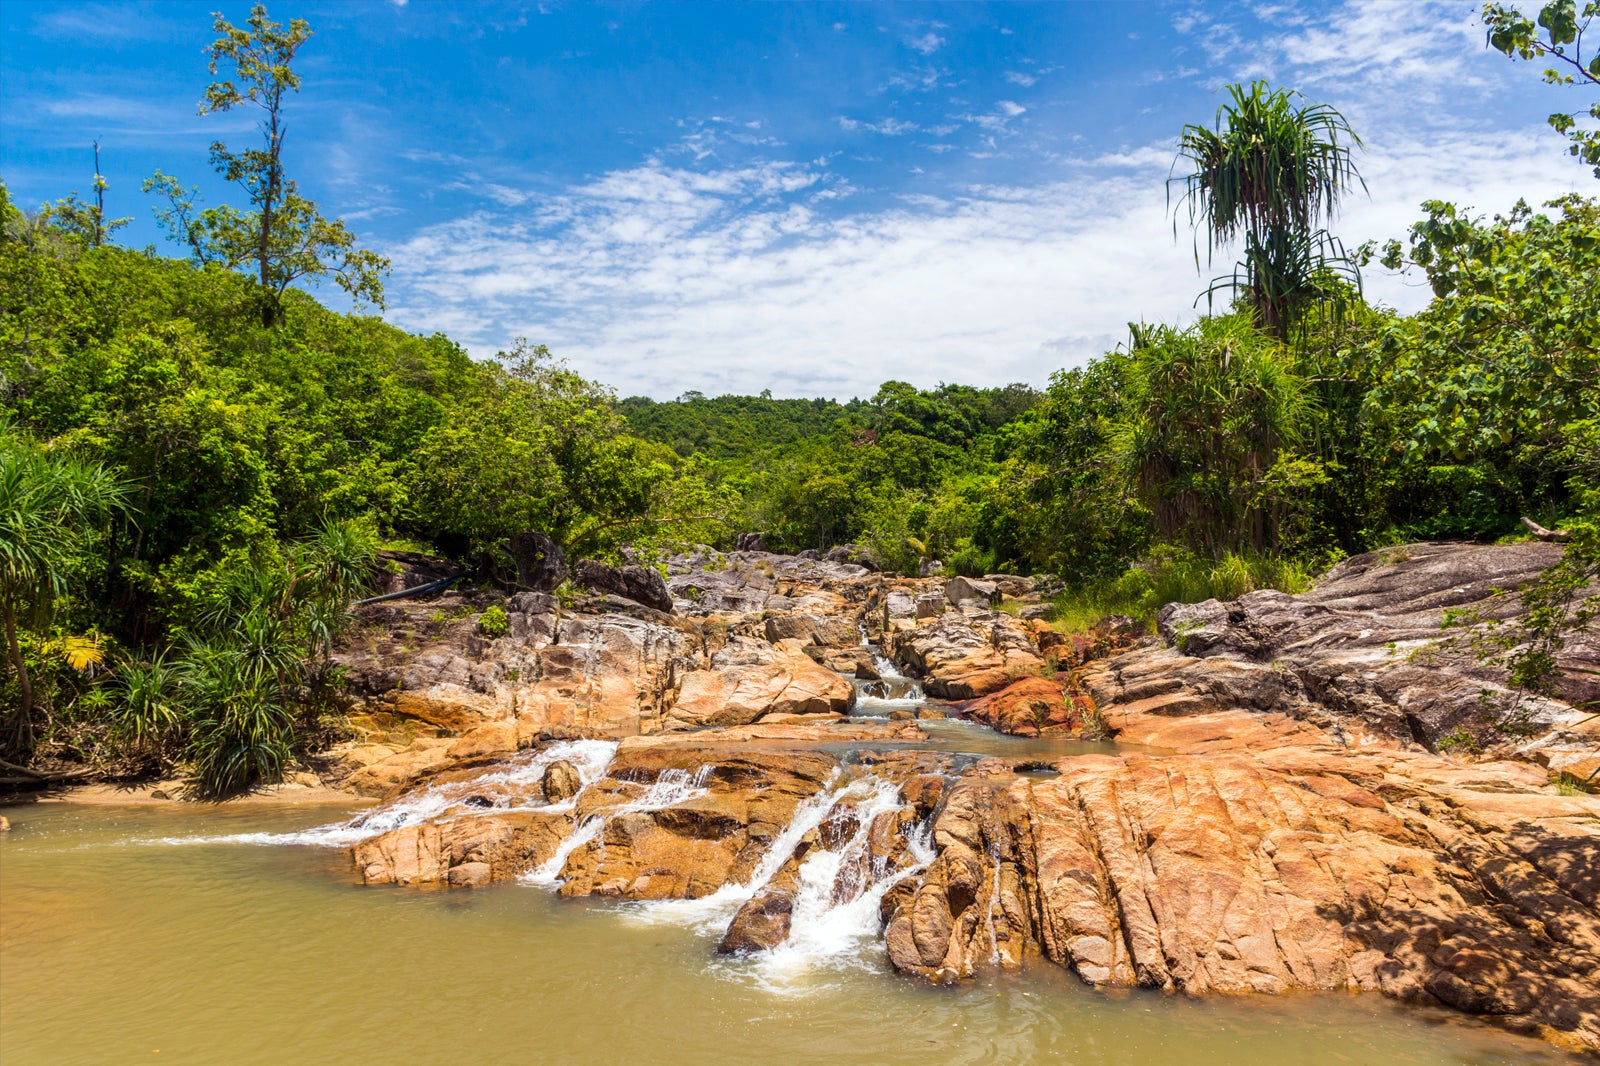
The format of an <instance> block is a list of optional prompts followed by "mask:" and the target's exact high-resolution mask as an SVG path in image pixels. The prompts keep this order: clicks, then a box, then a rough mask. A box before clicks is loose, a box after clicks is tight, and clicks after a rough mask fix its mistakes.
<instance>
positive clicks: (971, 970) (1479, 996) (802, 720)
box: [342, 544, 1600, 1052]
mask: <svg viewBox="0 0 1600 1066" xmlns="http://www.w3.org/2000/svg"><path fill="white" fill-rule="evenodd" d="M1559 550H1560V549H1559V547H1556V546H1551V545H1543V544H1531V545H1509V546H1494V547H1481V546H1471V545H1413V546H1409V547H1407V548H1404V549H1399V550H1391V551H1390V552H1387V553H1374V554H1372V555H1369V556H1362V557H1358V558H1356V559H1352V560H1349V561H1348V562H1346V563H1345V564H1343V565H1342V566H1340V567H1338V568H1336V569H1335V570H1334V571H1332V572H1330V573H1329V574H1328V575H1326V576H1325V577H1324V578H1323V579H1321V580H1320V581H1319V582H1318V583H1317V585H1316V587H1315V588H1314V589H1313V590H1312V591H1310V592H1309V593H1306V594H1303V595H1299V596H1286V595H1283V594H1280V593H1272V592H1258V593H1252V594H1250V595H1247V596H1245V597H1242V598H1241V599H1240V600H1238V601H1235V602H1231V603H1218V602H1216V601H1211V602H1208V603H1204V604H1196V605H1175V606H1172V607H1169V608H1167V609H1166V610H1164V611H1163V612H1162V615H1161V618H1160V631H1161V635H1160V636H1158V637H1150V638H1145V639H1143V640H1142V641H1137V642H1135V643H1134V644H1133V646H1132V647H1125V646H1124V644H1125V643H1126V642H1119V640H1117V639H1111V638H1108V637H1107V636H1106V634H1101V636H1100V638H1098V639H1090V638H1074V637H1071V636H1068V635H1063V634H1059V633H1055V632H1053V631H1052V630H1051V629H1050V628H1049V627H1048V625H1046V624H1045V623H1043V622H1042V621H1039V620H1037V617H1038V616H1039V615H1042V614H1043V613H1044V612H1043V611H1042V610H1038V609H1035V607H1034V604H1035V602H1036V601H1035V600H1034V599H1033V598H1032V597H1031V595H1030V590H1029V588H1028V585H1027V583H1026V581H1024V580H1021V579H1011V578H1006V577H1005V576H1003V575H995V576H994V577H993V578H992V579H989V580H970V581H969V580H967V579H956V580H952V581H948V582H946V581H941V580H937V579H908V578H901V577H897V576H892V575H883V574H879V573H876V572H872V571H870V570H868V569H866V568H864V567H860V566H857V565H855V564H853V563H850V562H847V561H835V562H829V561H828V560H826V559H795V558H792V557H785V556H771V555H768V554H767V553H762V552H738V553H729V554H728V555H726V556H721V555H716V554H715V553H709V552H705V553H701V554H700V555H699V556H693V557H682V558H680V559H678V560H675V561H674V564H673V565H672V566H671V567H669V574H668V577H667V579H666V583H667V586H668V588H669V589H670V590H671V592H672V595H673V597H674V602H673V608H674V610H673V612H672V613H671V614H668V613H666V612H663V611H660V610H657V609H656V608H651V607H646V606H643V605H638V604H633V603H631V602H620V603H619V602H615V601H614V600H608V601H605V602H604V603H594V604H590V605H588V607H587V608H585V607H583V606H582V605H580V609H579V610H576V611H574V610H570V609H569V610H562V609H561V608H560V606H559V605H558V604H555V603H554V601H549V598H548V597H544V598H531V597H530V596H524V597H518V598H516V599H515V600H513V601H512V604H511V605H510V609H509V610H508V615H509V618H510V632H509V633H508V634H506V635H505V636H503V637H499V638H494V639H490V638H485V637H483V636H482V635H480V634H478V633H477V631H476V630H475V628H473V615H472V614H471V613H470V612H468V611H464V610H463V608H464V607H471V606H472V604H471V603H470V602H468V601H464V600H463V601H459V602H456V601H452V602H454V603H455V605H453V606H450V605H440V606H431V607H427V608H424V607H404V608H388V609H387V610H388V611H390V612H392V611H396V610H398V611H400V612H401V613H400V614H398V615H396V614H393V613H384V614H377V613H374V614H373V615H371V616H370V618H369V621H368V628H367V630H366V631H365V632H364V634H363V635H362V636H361V637H360V638H358V639H357V641H355V642H354V643H353V644H352V645H351V647H350V648H348V649H346V651H345V652H344V653H343V656H342V661H343V662H344V663H345V665H346V667H347V669H349V670H350V671H351V673H352V675H353V676H355V677H356V678H357V679H358V681H357V683H358V691H360V692H362V693H364V695H365V700H366V713H367V714H368V716H369V717H368V721H369V722H370V723H371V725H370V726H369V728H370V729H371V730H372V735H371V737H370V738H369V741H368V743H365V744H362V745H360V746H357V747H354V748H352V749H351V750H350V751H349V752H347V753H346V755H345V760H346V761H345V766H346V767H347V770H346V772H347V773H348V779H349V781H350V782H351V783H352V784H355V785H359V786H361V787H365V788H367V789H369V790H370V791H373V792H378V791H381V790H383V789H388V790H390V798H389V799H388V801H387V802H386V803H385V804H384V805H383V806H381V807H379V808H377V810H376V812H374V813H372V814H369V815H367V816H364V817H366V818H370V819H372V822H371V824H372V827H373V830H374V831H373V833H372V835H371V836H370V837H368V838H366V839H364V840H363V841H362V842H361V843H360V844H358V845H356V846H355V847H354V848H353V849H352V853H353V857H354V860H355V864H356V869H357V871H358V872H359V874H360V876H361V877H362V879H363V880H365V881H367V882H369V883H405V884H422V883H441V884H449V885H457V886H467V885H483V884H487V883H489V882H492V881H496V880H507V879H513V878H521V879H525V880H532V881H536V882H541V883H547V884H552V885H559V890H560V891H561V892H562V893H564V894H568V895H595V896H603V897H613V898H623V899H637V900H655V899H679V898H705V897H710V896H717V897H718V898H719V899H720V898H723V897H724V896H727V897H728V898H730V899H731V900H732V901H733V905H730V906H731V909H730V912H729V915H730V916H729V919H728V924H727V927H726V929H725V931H724V934H723V936H722V938H721V941H720V944H719V948H718V949H719V950H722V951H728V952H755V951H764V950H768V949H770V948H772V947H774V946H776V945H779V944H781V943H783V942H784V941H785V940H786V939H787V938H788V937H789V936H790V935H791V931H792V928H793V925H794V923H795V922H798V921H803V920H805V919H804V914H805V913H807V907H811V908H813V909H814V908H815V907H816V906H818V905H821V906H826V907H854V908H857V909H858V910H862V909H864V910H865V911H868V912H870V913H871V914H872V915H875V919H874V920H875V921H876V922H877V923H878V925H879V927H880V928H881V930H882V934H883V938H884V944H885V947H884V950H885V951H886V952H887V955H888V958H889V960H890V961H891V962H892V963H893V965H894V966H895V967H896V968H898V969H900V970H902V971H905V972H907V973H912V974H917V975H921V976H924V977H926V978H929V979H932V980H935V981H955V980H961V979H964V978H967V977H970V976H972V975H974V974H977V973H979V972H981V971H983V970H985V969H989V968H996V967H998V968H1014V967H1025V966H1028V965H1035V964H1055V965H1060V966H1063V967H1066V968H1067V969H1069V970H1071V971H1072V972H1073V973H1075V974H1076V975H1077V976H1078V977H1080V978H1081V979H1083V980H1084V981H1085V982H1088V983H1090V984H1095V985H1108V986H1145V987H1154V988H1162V989H1168V990H1172V991H1181V992H1185V993H1190V994H1209V993H1277V992H1286V991H1291V990H1296V989H1308V990H1370V991H1377V992H1381V993H1384V994H1386V995H1389V996H1393V997H1396V998H1399V999H1401V1000H1405V1001H1408V1002H1417V1003H1431V1004H1443V1005H1445V1006H1449V1007H1452V1008H1455V1009H1457V1010H1461V1011H1464V1012H1467V1013H1471V1014H1476V1015H1481V1016H1484V1017H1487V1018H1490V1019H1493V1020H1495V1021H1497V1022H1499V1023H1501V1024H1503V1025H1506V1026H1508V1027H1511V1028H1515V1029H1518V1030H1524V1031H1533V1032H1536V1033H1538V1034H1540V1035H1542V1036H1544V1037H1546V1038H1547V1039H1550V1040H1552V1041H1554V1042H1556V1043H1558V1044H1560V1045H1562V1046H1565V1047H1569V1048H1573V1049H1577V1050H1583V1051H1589V1052H1597V1051H1600V861H1597V860H1600V799H1597V797H1595V796H1594V795H1591V794H1586V793H1584V792H1581V791H1578V790H1575V789H1573V788H1571V787H1570V786H1568V787H1561V786H1559V785H1558V784H1557V783H1553V778H1554V776H1555V775H1566V777H1567V778H1568V779H1569V780H1570V779H1571V778H1582V777H1585V776H1587V775H1588V774H1590V773H1592V772H1593V768H1595V767H1600V723H1597V722H1595V721H1590V720H1587V719H1586V717H1585V715H1584V714H1583V713H1581V712H1580V711H1578V710H1575V709H1574V707H1573V704H1574V703H1575V702H1581V701H1582V700H1585V699H1590V698H1593V695H1594V689H1593V684H1594V682H1593V676H1594V675H1591V674H1588V673H1586V672H1585V671H1588V670H1592V669H1593V668H1594V667H1595V665H1596V664H1597V663H1600V654H1597V652H1596V649H1595V648H1594V647H1593V645H1591V644H1587V643H1584V642H1582V641H1575V642H1570V643H1569V644H1568V645H1567V646H1566V648H1564V649H1563V651H1562V656H1561V659H1560V663H1559V665H1560V666H1561V668H1562V669H1563V671H1564V673H1563V681H1562V687H1561V688H1560V689H1559V691H1558V694H1557V696H1555V697H1551V698H1545V699H1536V700H1527V699H1520V700H1519V702H1518V717H1517V719H1516V723H1515V725H1516V728H1515V730H1513V731H1512V732H1509V733H1508V732H1506V731H1505V729H1504V728H1502V727H1503V726H1504V724H1505V723H1504V721H1503V720H1502V721H1499V722H1498V723H1497V716H1499V714H1500V712H1499V711H1495V710H1493V708H1497V707H1503V706H1504V704H1505V702H1506V700H1505V699H1504V698H1503V697H1510V696H1511V694H1510V693H1508V691H1507V690H1506V688H1505V685H1504V681H1503V678H1502V677H1500V676H1499V675H1498V674H1497V673H1496V672H1495V671H1494V670H1493V669H1492V668H1491V667H1490V666H1488V665H1486V664H1485V663H1484V662H1483V661H1481V660H1480V658H1479V657H1478V656H1476V655H1474V654H1473V652H1472V649H1471V648H1470V647H1468V646H1466V645H1464V644H1462V643H1460V642H1459V641H1458V642H1455V643H1450V642H1449V637H1450V635H1451V634H1450V632H1449V631H1445V630H1443V629H1442V626H1443V623H1444V620H1445V611H1446V610H1452V609H1461V608H1475V609H1476V610H1478V611H1479V612H1480V613H1481V614H1482V615H1484V616H1486V617H1497V618H1501V619H1514V618H1515V617H1516V616H1517V614H1518V612H1519V610H1520V607H1519V605H1518V603H1517V601H1516V597H1515V596H1514V595H1503V594H1497V592H1496V590H1514V589H1515V588H1516V587H1518V586H1519V585H1520V584H1522V583H1523V582H1525V581H1527V580H1529V579H1531V578H1532V577H1534V576H1536V575H1537V574H1538V573H1539V572H1540V571H1541V570H1542V569H1543V568H1544V567H1546V566H1548V565H1549V564H1550V563H1551V562H1553V561H1554V560H1555V558H1556V556H1557V553H1558V552H1559ZM547 601H548V602H547ZM424 610H429V611H441V612H442V617H440V618H439V619H437V620H434V621H429V619H430V618H432V617H433V616H432V615H428V616H426V617H423V616H422V612H423V611H424ZM452 612H456V613H459V617H451V614H452ZM1030 615H1031V616H1033V618H1032V619H1030V618H1029V617H1028V616H1030ZM429 627H432V628H429ZM863 633H864V634H866V635H867V636H869V637H870V638H871V639H872V640H873V642H874V644H873V645H872V646H865V645H862V644H861V642H860V636H861V634H863ZM879 650H881V651H883V652H885V653H887V655H888V657H889V658H890V659H892V660H893V664H892V665H891V664H889V663H885V662H883V661H882V660H881V659H879V658H878V657H877V656H876V654H875V652H877V651H879ZM895 667H898V669H899V670H902V671H904V672H905V673H906V674H908V675H910V676H911V677H912V678H914V679H916V680H917V681H920V683H921V685H922V686H923V687H924V688H925V690H926V691H927V692H928V693H929V694H930V695H938V696H942V697H944V698H947V699H952V700H956V701H957V702H955V703H952V704H950V705H948V706H947V707H943V708H939V709H937V710H938V712H939V713H948V714H951V715H954V716H964V717H967V718H969V719H971V720H973V721H975V722H981V723H984V724H986V725H989V726H993V727H995V728H998V729H1001V730H1004V731H1006V732H1011V733H1014V734H1017V735H1020V736H1039V737H1041V738H1043V739H1042V740H1041V742H1040V747H1039V748H1038V752H1039V753H1038V754H1031V755H1030V754H1027V753H1026V752H1024V753H1023V754H1019V755H1016V756H1008V757H1006V758H988V757H980V756H978V755H976V754H962V753H961V751H960V748H961V744H960V743H959V742H950V741H948V740H946V741H942V742H936V741H935V740H933V739H930V738H929V736H928V734H927V732H926V731H925V730H924V728H923V727H922V726H920V725H919V724H918V723H917V722H914V721H884V720H882V718H881V717H880V718H861V717H850V716H848V715H849V714H851V713H857V714H859V712H860V711H861V709H862V708H860V707H853V703H854V701H855V699H856V689H857V688H858V687H860V688H861V691H863V692H868V691H878V690H877V689H873V688H871V686H873V685H878V686H884V685H886V682H885V681H884V680H883V677H884V675H885V674H886V673H887V672H890V671H892V670H893V669H894V668H895ZM851 675H853V677H854V679H855V682H856V684H854V685H852V683H851V680H850V679H849V678H850V676H851ZM884 691H888V689H887V688H885V689H884ZM897 691H898V690H897ZM874 713H877V712H874ZM896 716H897V717H902V718H909V717H911V715H910V714H899V713H897V715H896ZM928 728H929V729H931V728H932V724H929V725H928ZM965 728H968V729H973V728H977V727H976V726H969V727H965ZM1089 728H1094V729H1098V730H1104V731H1107V732H1109V733H1111V734H1113V735H1114V739H1115V742H1116V747H1115V748H1110V747H1107V746H1104V745H1102V746H1101V747H1100V748H1098V749H1095V750H1085V751H1084V752H1083V753H1081V754H1070V755H1065V756H1062V755H1060V754H1059V751H1060V749H1059V748H1056V749H1050V748H1049V747H1048V746H1047V745H1046V744H1045V743H1044V741H1045V740H1048V739H1049V738H1051V737H1060V736H1063V735H1069V734H1075V733H1078V732H1080V731H1083V730H1086V729H1089ZM582 738H590V739H582ZM1463 738H1465V739H1464V740H1463ZM1452 740H1453V741H1455V743H1451V742H1450V741H1452ZM595 745H599V747H598V748H597V747H595ZM1441 746H1443V747H1445V748H1449V749H1452V750H1451V751H1447V752H1443V753H1441V752H1440V751H1439V750H1438V749H1439V748H1440V747H1441ZM1474 747H1476V748H1480V749H1483V751H1484V752H1485V754H1482V755H1479V754H1471V753H1470V749H1472V748H1474ZM1051 750H1053V751H1054V752H1055V754H1045V753H1046V752H1049V751H1051ZM363 760H366V761H363ZM585 760H587V761H585ZM559 766H565V767H566V769H565V770H562V769H558V767H559ZM349 767H354V769H348V768H349ZM423 799H426V800H427V801H428V802H427V804H423V803H422V802H421V800H423ZM408 804H409V805H411V806H410V807H408V806H407V805H408ZM424 807H426V809H427V810H429V811H431V812H432V813H430V814H428V815H427V816H426V817H423V818H421V819H420V820H408V819H407V818H405V817H400V815H401V814H403V813H404V811H405V810H408V809H419V810H420V809H423V808H424ZM386 817H389V818H391V819H392V820H393V821H395V823H396V824H394V825H392V826H388V827H385V823H384V822H383V819H384V818H386ZM819 871H826V872H827V874H826V877H822V875H821V874H820V873H819ZM819 877H822V879H821V880H820V881H819ZM807 893H810V894H811V895H810V896H807V895H806V894H807ZM719 894H721V895H719ZM730 894H731V895H730ZM819 900H820V901H821V902H820V904H819ZM807 901H809V902H807ZM803 902H804V903H806V905H805V906H802V905H801V904H802V903H803Z"/></svg>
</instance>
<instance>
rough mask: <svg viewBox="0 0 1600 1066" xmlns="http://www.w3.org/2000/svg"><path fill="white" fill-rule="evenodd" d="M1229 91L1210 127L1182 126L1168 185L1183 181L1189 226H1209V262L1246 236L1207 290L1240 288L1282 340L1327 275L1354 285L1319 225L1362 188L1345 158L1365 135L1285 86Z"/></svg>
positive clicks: (1325, 287) (1347, 265) (1351, 272)
mask: <svg viewBox="0 0 1600 1066" xmlns="http://www.w3.org/2000/svg"><path fill="white" fill-rule="evenodd" d="M1227 91H1228V95H1229V98H1230V99H1229V101H1228V102H1227V103H1225V104H1223V105H1222V107H1221V108H1219V109H1218V111H1217V121H1216V126H1215V128H1208V127H1206V126H1200V125H1188V126H1185V127H1184V128H1183V133H1182V135H1181V136H1180V138H1179V141H1178V158H1177V160H1176V161H1175V162H1174V163H1173V170H1174V173H1175V176H1174V177H1172V178H1171V179H1169V185H1168V187H1169V189H1170V188H1172V187H1173V186H1180V187H1181V188H1182V190H1183V193H1182V196H1181V198H1180V203H1181V204H1183V205H1185V206H1187V208H1188V212H1189V221H1190V223H1191V224H1194V225H1196V226H1197V227H1198V226H1204V227H1205V229H1206V230H1207V232H1208V238H1209V239H1208V244H1207V253H1208V254H1207V261H1208V262H1209V259H1210V255H1211V254H1214V253H1215V252H1217V251H1221V250H1223V249H1225V248H1228V247H1230V246H1232V245H1233V244H1234V243H1235V242H1236V241H1240V240H1242V241H1243V243H1244V248H1243V259H1242V260H1241V262H1240V263H1239V265H1238V267H1237V268H1236V269H1235V271H1234V273H1233V274H1232V275H1231V276H1230V277H1224V278H1219V279H1217V280H1216V281H1214V282H1213V283H1212V285H1211V288H1210V289H1208V290H1207V294H1211V293H1214V292H1216V291H1217V290H1218V289H1233V290H1234V291H1236V292H1239V293H1241V294H1242V295H1243V297H1244V300H1245V302H1246V303H1248V304H1249V306H1250V307H1251V309H1252V310H1253V311H1254V313H1255V316H1256V320H1257V323H1258V324H1259V325H1260V326H1261V328H1262V329H1263V330H1265V331H1266V332H1267V333H1268V334H1270V335H1271V336H1273V337H1276V338H1277V339H1279V340H1284V339H1286V338H1287V337H1288V334H1289V330H1290V328H1291V326H1292V325H1293V324H1294V321H1295V319H1296V316H1297V314H1298V312H1299V311H1300V309H1301V308H1303V307H1304V306H1305V305H1306V304H1307V303H1308V302H1309V301H1313V300H1315V299H1317V298H1319V297H1320V296H1322V295H1324V294H1325V293H1326V292H1327V291H1329V290H1331V289H1335V288H1337V286H1331V285H1329V284H1327V283H1328V282H1329V281H1330V280H1331V279H1333V278H1339V277H1341V276H1342V277H1343V278H1344V279H1346V280H1348V281H1355V282H1359V277H1358V276H1357V275H1356V273H1355V267H1354V265H1353V264H1352V263H1351V262H1350V260H1349V259H1348V257H1346V256H1345V255H1344V252H1343V249H1342V247H1341V246H1340V245H1339V243H1338V241H1337V240H1336V239H1334V238H1333V237H1332V236H1331V235H1330V234H1329V233H1328V231H1327V229H1326V228H1325V226H1324V223H1325V222H1326V220H1327V219H1329V218H1330V217H1331V216H1332V215H1333V213H1334V211H1335V210H1336V208H1337V207H1338V203H1339V199H1340V197H1341V196H1342V195H1343V194H1344V192H1345V191H1346V190H1347V189H1348V188H1349V187H1350V186H1351V185H1352V184H1360V185H1361V186H1362V188H1363V189H1364V188H1365V187H1366V185H1365V183H1364V182H1362V180H1361V175H1360V173H1359V172H1358V171H1357V169H1356V165H1355V160H1354V158H1353V157H1352V155H1351V151H1352V149H1353V148H1356V147H1359V146H1360V144H1361V141H1360V139H1359V138H1358V137H1357V136H1356V135H1355V133H1354V132H1353V131H1352V130H1351V129H1350V125H1349V123H1347V122H1346V121H1345V119H1344V116H1343V115H1341V114H1339V112H1338V111H1336V110H1334V109H1333V108H1331V107H1329V106H1327V105H1326V104H1311V103H1304V102H1302V101H1303V98H1302V97H1301V96H1300V94H1298V93H1296V92H1293V91H1291V90H1286V89H1271V88H1269V87H1268V86H1267V83H1266V82H1263V81H1255V82H1251V83H1250V84H1249V85H1248V86H1240V85H1230V86H1228V90H1227ZM1185 163H1187V166H1188V171H1189V172H1188V173H1187V174H1184V175H1182V176H1176V172H1177V170H1178V168H1179V167H1180V166H1182V165H1184V164H1185ZM1195 260H1196V263H1197V264H1198V262H1199V248H1198V246H1197V247H1196V249H1195Z"/></svg>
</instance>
